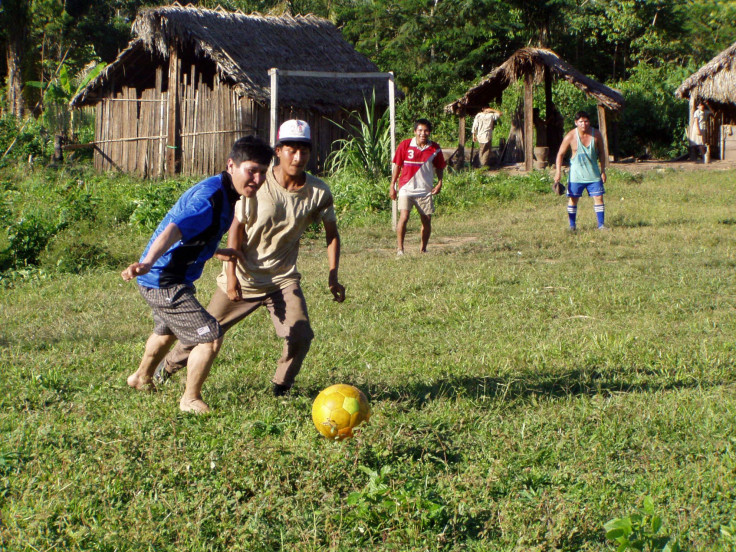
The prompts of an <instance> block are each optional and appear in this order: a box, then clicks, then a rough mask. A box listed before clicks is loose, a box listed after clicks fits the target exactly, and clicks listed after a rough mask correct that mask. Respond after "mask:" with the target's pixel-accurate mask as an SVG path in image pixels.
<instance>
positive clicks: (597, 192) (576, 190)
mask: <svg viewBox="0 0 736 552" xmlns="http://www.w3.org/2000/svg"><path fill="white" fill-rule="evenodd" d="M568 148H571V149H572V156H571V157H570V178H569V179H568V184H567V197H568V198H569V200H568V203H567V217H568V220H569V221H570V230H571V231H575V229H576V228H577V226H576V221H577V215H578V200H579V199H580V198H581V197H582V195H583V191H585V190H587V192H588V195H589V196H590V197H592V198H593V209H594V210H595V214H596V218H597V219H598V229H599V230H606V227H605V225H604V224H603V223H604V218H605V207H604V204H603V194H604V193H606V192H605V190H604V189H603V185H604V184H605V182H606V161H607V159H605V155H603V152H604V151H605V149H604V147H603V136H602V135H601V133H600V132H598V130H597V129H595V128H593V127H591V126H590V117H589V116H588V114H587V113H586V112H585V111H578V112H577V113H576V114H575V128H574V129H572V130H571V131H570V132H568V133H567V135H565V138H564V139H563V140H562V145H561V146H560V150H559V151H558V152H557V164H556V170H555V183H559V182H560V174H561V171H562V162H563V160H564V158H565V154H566V153H567V150H568ZM599 164H600V169H599V168H598V165H599Z"/></svg>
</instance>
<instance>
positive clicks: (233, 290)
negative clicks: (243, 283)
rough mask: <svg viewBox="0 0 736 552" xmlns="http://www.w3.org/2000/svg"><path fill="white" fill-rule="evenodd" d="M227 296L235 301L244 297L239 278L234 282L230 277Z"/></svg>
mask: <svg viewBox="0 0 736 552" xmlns="http://www.w3.org/2000/svg"><path fill="white" fill-rule="evenodd" d="M227 298H228V299H230V300H231V301H233V302H238V301H241V300H242V299H243V290H242V289H241V287H240V282H239V281H238V279H237V278H235V280H234V281H233V282H231V281H230V279H229V278H228V281H227Z"/></svg>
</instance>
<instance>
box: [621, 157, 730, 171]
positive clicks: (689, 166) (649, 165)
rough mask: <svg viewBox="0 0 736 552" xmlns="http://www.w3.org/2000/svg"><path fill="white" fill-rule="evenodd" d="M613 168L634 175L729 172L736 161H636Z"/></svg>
mask: <svg viewBox="0 0 736 552" xmlns="http://www.w3.org/2000/svg"><path fill="white" fill-rule="evenodd" d="M609 166H610V167H611V168H614V169H618V170H621V171H627V172H632V173H642V172H646V171H652V170H655V171H656V170H661V171H664V170H677V171H727V170H731V169H736V161H720V160H716V161H711V162H710V163H707V164H704V163H703V162H702V161H698V162H694V161H635V162H631V163H611V164H610V165H609Z"/></svg>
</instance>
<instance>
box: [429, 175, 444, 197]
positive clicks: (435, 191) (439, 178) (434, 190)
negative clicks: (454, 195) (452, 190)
mask: <svg viewBox="0 0 736 552" xmlns="http://www.w3.org/2000/svg"><path fill="white" fill-rule="evenodd" d="M435 170H436V172H437V185H436V186H435V187H434V188H432V195H437V194H438V193H440V190H441V189H442V176H443V175H444V174H445V169H435Z"/></svg>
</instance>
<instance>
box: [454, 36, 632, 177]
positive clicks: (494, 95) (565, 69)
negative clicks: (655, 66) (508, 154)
mask: <svg viewBox="0 0 736 552" xmlns="http://www.w3.org/2000/svg"><path fill="white" fill-rule="evenodd" d="M522 78H523V79H524V116H523V126H522V129H521V130H522V132H521V134H522V136H523V145H521V147H522V149H523V152H524V164H525V168H526V170H531V169H532V160H533V157H532V155H533V147H534V146H533V136H534V130H533V129H534V126H533V125H534V121H533V105H532V103H533V98H534V85H535V84H544V89H545V111H546V113H547V114H550V113H552V112H553V111H554V107H553V103H552V79H553V78H560V79H565V80H566V81H567V82H569V83H571V84H573V85H574V86H576V87H578V88H579V89H580V90H582V91H583V92H585V93H586V94H587V95H588V96H590V97H592V98H594V99H595V101H596V102H597V104H598V121H599V126H600V130H601V133H602V134H603V139H604V145H605V148H606V152H605V155H606V156H607V155H608V151H609V148H608V133H607V128H606V110H610V111H613V112H618V111H620V110H621V109H623V106H624V98H623V96H622V95H621V93H620V92H619V91H618V90H614V89H613V88H609V87H608V86H605V85H604V84H601V83H599V82H597V81H595V80H593V79H591V78H590V77H587V76H585V75H583V74H582V73H581V72H580V71H578V70H577V69H575V68H574V67H573V66H572V65H570V64H569V63H567V62H566V61H565V60H563V59H562V58H560V56H558V55H557V54H556V53H555V52H553V51H552V50H548V49H544V48H522V49H521V50H517V51H516V52H514V54H513V55H512V56H511V57H510V58H509V59H508V60H506V61H505V62H504V63H503V64H502V65H500V66H499V67H497V68H496V69H494V70H493V71H491V72H490V73H489V74H488V75H487V76H486V77H484V78H483V80H482V81H481V82H480V83H478V84H477V85H476V86H474V87H472V88H471V89H469V90H468V91H467V92H466V93H465V95H464V96H463V97H461V98H459V99H458V100H456V101H454V102H452V103H451V104H449V105H447V106H445V111H446V112H448V113H454V114H455V115H457V116H458V117H459V118H460V122H459V148H458V149H459V150H460V153H462V155H461V159H462V157H463V156H464V149H465V117H466V116H474V115H475V114H476V113H478V112H479V111H480V110H481V109H482V108H483V107H485V106H487V105H488V104H489V103H490V102H492V101H496V102H500V101H501V96H502V94H503V91H504V90H506V88H507V87H508V86H509V85H510V84H512V83H514V82H516V81H517V80H519V79H522ZM547 131H548V133H549V135H548V136H547V140H546V143H547V144H549V145H550V146H549V158H550V159H554V158H555V156H556V155H557V150H558V149H559V140H555V137H554V136H552V135H551V133H552V131H553V126H552V125H547ZM555 142H557V143H556V145H555Z"/></svg>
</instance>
